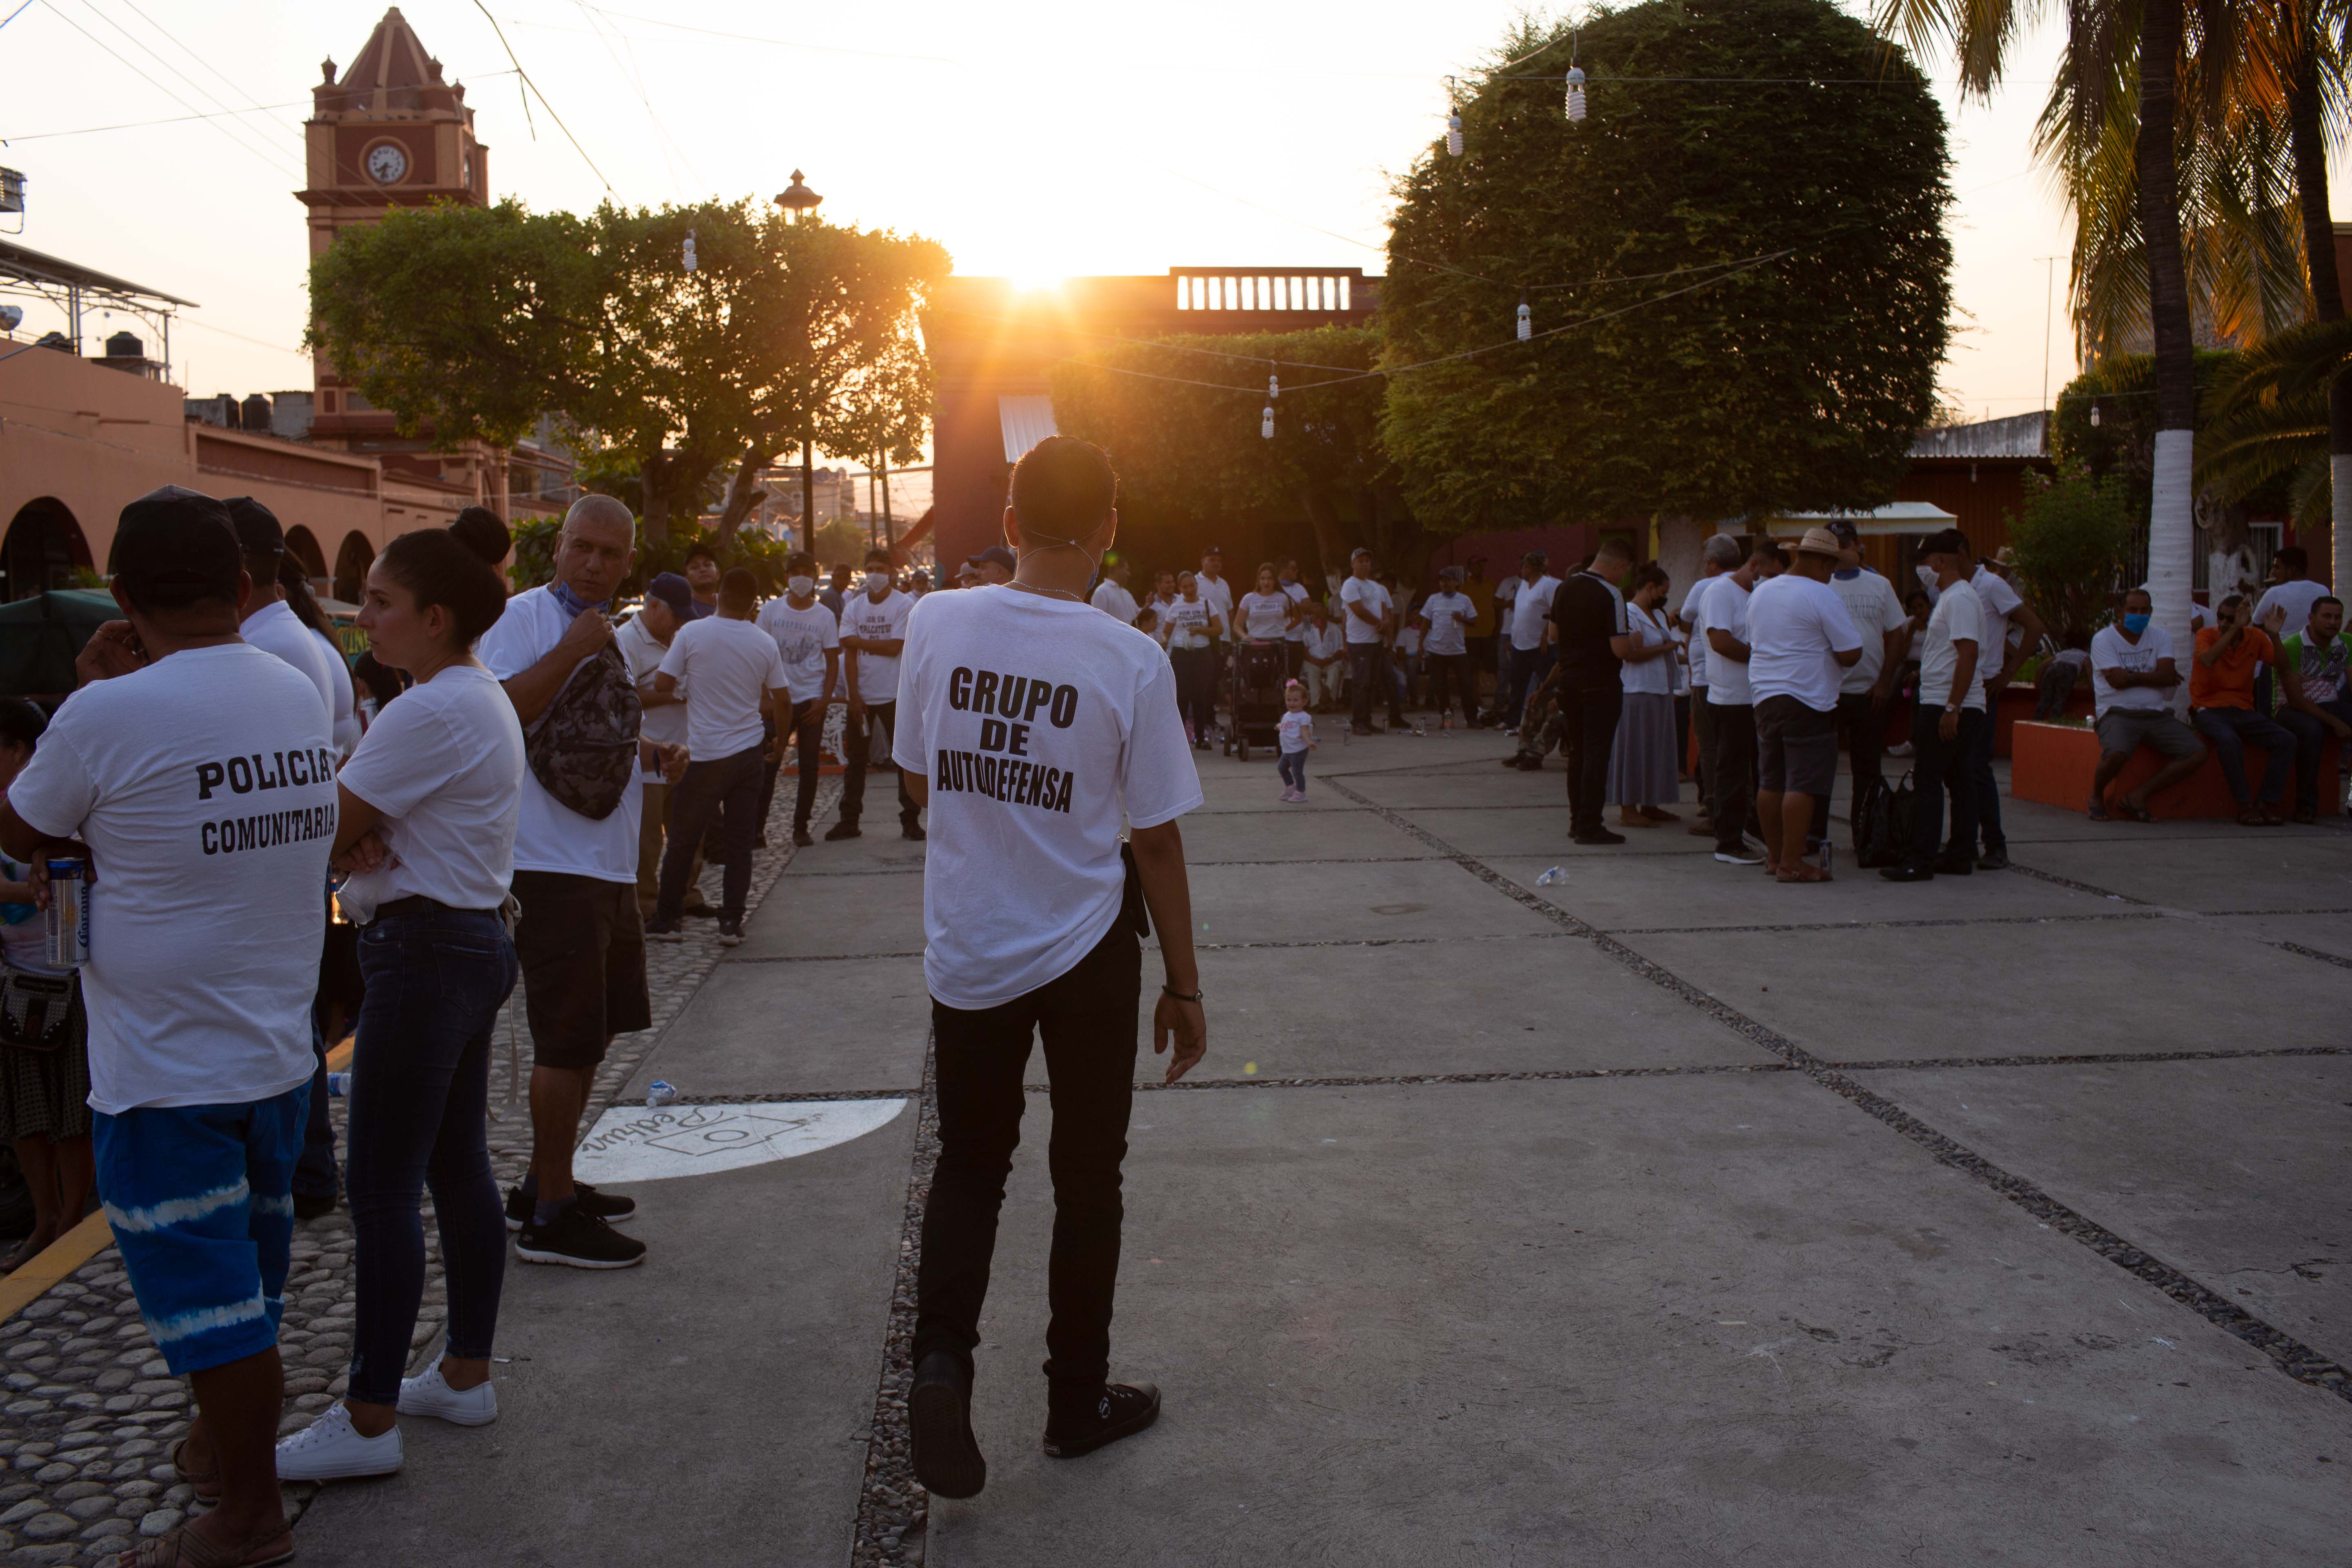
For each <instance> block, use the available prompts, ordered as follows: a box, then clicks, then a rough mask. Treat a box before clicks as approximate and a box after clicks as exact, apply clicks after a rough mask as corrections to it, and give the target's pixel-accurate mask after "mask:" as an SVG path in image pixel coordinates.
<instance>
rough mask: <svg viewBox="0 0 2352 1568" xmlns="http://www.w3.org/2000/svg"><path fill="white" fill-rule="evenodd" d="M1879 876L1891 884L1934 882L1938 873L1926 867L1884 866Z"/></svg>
mask: <svg viewBox="0 0 2352 1568" xmlns="http://www.w3.org/2000/svg"><path fill="white" fill-rule="evenodd" d="M1878 874H1879V875H1880V876H1882V877H1884V878H1885V879H1887V880H1888V881H1890V882H1932V881H1934V880H1935V879H1936V873H1935V872H1934V871H1932V870H1930V869H1928V868H1927V867H1925V866H1882V867H1880V868H1879V871H1878Z"/></svg>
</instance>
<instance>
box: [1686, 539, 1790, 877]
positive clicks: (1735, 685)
mask: <svg viewBox="0 0 2352 1568" xmlns="http://www.w3.org/2000/svg"><path fill="white" fill-rule="evenodd" d="M1732 547H1733V549H1735V550H1737V549H1738V548H1739V544H1738V541H1737V540H1735V541H1733V543H1732ZM1785 564H1786V563H1785V562H1783V560H1782V559H1781V556H1780V546H1779V545H1777V544H1775V543H1773V542H1771V541H1770V540H1769V539H1759V540H1757V541H1756V542H1755V544H1754V545H1753V546H1752V547H1751V548H1749V549H1748V552H1747V553H1746V554H1744V555H1743V556H1742V557H1741V558H1740V562H1739V564H1738V566H1736V567H1734V568H1733V569H1732V570H1730V571H1728V572H1726V573H1724V574H1722V575H1721V576H1719V577H1717V578H1716V580H1715V581H1714V582H1713V583H1712V584H1709V585H1708V586H1707V589H1706V605H1705V609H1704V614H1705V616H1706V646H1707V652H1706V700H1707V705H1708V709H1709V712H1708V714H1707V741H1708V743H1709V747H1710V749H1709V751H1708V752H1707V755H1706V787H1707V790H1708V794H1709V799H1708V803H1707V821H1708V823H1709V825H1710V826H1712V827H1713V828H1714V830H1715V858H1717V860H1719V861H1721V862H1722V863H1723V864H1725V865H1727V866H1755V865H1759V864H1761V863H1762V861H1763V859H1764V857H1763V854H1762V852H1761V851H1760V850H1759V849H1756V848H1753V847H1749V845H1748V840H1749V839H1750V838H1753V839H1756V840H1758V841H1759V842H1760V841H1761V840H1762V838H1763V836H1764V825H1763V823H1762V821H1761V820H1760V819H1759V817H1758V816H1757V812H1756V707H1755V700H1754V698H1753V697H1752V696H1750V695H1749V692H1748V595H1749V594H1750V593H1752V592H1753V591H1754V590H1755V587H1756V584H1759V583H1761V582H1769V581H1770V580H1771V579H1772V578H1774V577H1777V576H1779V575H1780V571H1781V568H1782V567H1783V566H1784V565H1785Z"/></svg>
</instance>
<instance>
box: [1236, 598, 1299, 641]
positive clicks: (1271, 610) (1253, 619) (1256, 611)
mask: <svg viewBox="0 0 2352 1568" xmlns="http://www.w3.org/2000/svg"><path fill="white" fill-rule="evenodd" d="M1290 605H1291V598H1290V595H1287V594H1285V593H1283V592H1281V591H1280V590H1278V589H1277V590H1276V592H1274V593H1271V594H1260V593H1257V592H1255V590H1253V591H1252V592H1250V593H1247V594H1244V595H1242V623H1241V628H1240V629H1241V634H1242V636H1243V637H1247V638H1249V639H1250V640H1251V641H1252V642H1280V641H1282V640H1283V637H1284V634H1285V633H1286V632H1288V631H1289V629H1290Z"/></svg>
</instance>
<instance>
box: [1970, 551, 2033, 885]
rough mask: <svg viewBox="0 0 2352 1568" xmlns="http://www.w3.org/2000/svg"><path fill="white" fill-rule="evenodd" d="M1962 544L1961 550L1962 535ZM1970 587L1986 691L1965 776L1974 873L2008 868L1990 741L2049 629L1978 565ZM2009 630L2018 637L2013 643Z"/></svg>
mask: <svg viewBox="0 0 2352 1568" xmlns="http://www.w3.org/2000/svg"><path fill="white" fill-rule="evenodd" d="M1961 539H1962V547H1963V548H1966V541H1967V536H1966V535H1962V536H1961ZM1969 587H1971V588H1973V589H1975V590H1976V595H1977V600H1978V602H1979V604H1980V605H1982V606H1983V608H1984V617H1985V626H1984V634H1985V641H1984V648H1983V650H1982V653H1981V654H1980V656H1979V659H1978V664H1977V679H1979V681H1981V682H1982V683H1983V685H1984V688H1985V721H1984V722H1983V723H1982V724H1981V725H1979V726H1978V728H1977V731H1976V735H1975V738H1974V740H1973V741H1972V742H1971V746H1972V749H1971V750H1970V752H1969V779H1970V780H1971V781H1972V782H1973V784H1974V785H1975V787H1976V792H1977V824H1976V825H1977V831H1978V832H1979V833H1980V834H1981V835H1983V837H1984V853H1983V855H1981V856H1979V858H1978V859H1977V863H1976V864H1977V869H1978V870H1979V871H1999V870H2001V869H2003V868H2006V867H2007V866H2008V865H2009V839H2008V837H2006V836H2005V835H2004V834H2003V833H2002V832H2001V829H2000V781H1999V780H1998V779H1996V778H1994V777H1993V772H1992V752H1993V741H1994V737H1995V733H1996V731H1998V730H1999V729H2000V694H2001V693H2002V692H2004V691H2006V690H2008V689H2009V682H2010V679H2011V677H2013V676H2015V675H2016V674H2017V667H2018V666H2019V665H2021V664H2023V663H2024V662H2025V660H2026V657H2027V656H2028V655H2029V654H2032V653H2034V652H2036V651H2037V650H2039V649H2040V648H2041V647H2042V638H2043V637H2046V636H2048V635H2049V628H2048V627H2047V626H2043V625H2042V617H2041V616H2038V615H2036V614H2034V612H2033V606H2032V605H2029V604H2027V603H2026V602H2025V601H2024V599H2023V598H2021V596H2020V595H2019V594H2018V592H2017V590H2016V589H2015V588H2012V587H2011V586H2010V585H2009V579H2008V578H2006V577H2004V576H2002V575H2001V574H2000V573H1998V572H1996V571H1994V570H1993V569H1992V568H1991V567H1990V566H1988V565H1986V564H1985V563H1983V562H1981V561H1979V562H1977V563H1976V564H1975V568H1974V570H1973V571H1972V572H1971V573H1970V574H1969ZM2012 626H2014V627H2015V628H2017V630H2018V631H2019V633H2020V634H2021V635H2020V636H2018V637H2015V638H2013V639H2012V638H2011V636H2010V631H2011V627H2012ZM1962 847H1963V848H1965V849H1966V850H1968V851H1969V853H1970V854H1974V853H1975V852H1976V843H1975V841H1974V840H1973V839H1971V840H1970V841H1969V843H1968V844H1966V845H1964V846H1962Z"/></svg>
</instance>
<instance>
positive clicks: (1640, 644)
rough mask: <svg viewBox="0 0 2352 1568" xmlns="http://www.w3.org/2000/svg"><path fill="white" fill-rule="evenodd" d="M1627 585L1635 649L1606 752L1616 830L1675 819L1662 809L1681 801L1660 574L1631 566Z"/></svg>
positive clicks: (1627, 612) (1626, 669) (1649, 568)
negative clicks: (1620, 710) (1614, 736)
mask: <svg viewBox="0 0 2352 1568" xmlns="http://www.w3.org/2000/svg"><path fill="white" fill-rule="evenodd" d="M1631 581H1632V585H1633V594H1632V596H1631V597H1629V598H1628V599H1627V600H1626V602H1625V625H1626V628H1627V629H1628V630H1629V631H1631V632H1632V633H1633V639H1634V647H1633V653H1632V654H1631V655H1630V656H1629V657H1628V658H1626V660H1625V667H1624V668H1623V670H1622V671H1621V672H1620V676H1619V679H1622V681H1623V682H1624V685H1625V710H1624V713H1623V716H1622V717H1621V718H1620V719H1619V720H1618V721H1617V740H1616V742H1615V744H1614V745H1612V747H1611V748H1610V752H1609V792H1608V795H1607V796H1606V797H1605V798H1606V799H1607V801H1608V803H1609V804H1610V805H1614V806H1616V807H1617V821H1618V823H1619V825H1620V826H1625V827H1655V826H1657V825H1658V824H1660V823H1662V822H1675V821H1678V820H1680V819H1679V818H1678V817H1677V816H1675V814H1674V813H1673V812H1671V811H1668V810H1666V809H1665V805H1666V803H1667V802H1668V801H1676V800H1680V799H1681V798H1682V781H1681V778H1680V775H1679V773H1677V771H1676V769H1675V697H1674V651H1675V645H1674V640H1673V638H1672V637H1670V636H1669V635H1668V633H1667V630H1666V618H1665V614H1664V611H1663V610H1662V609H1661V608H1660V606H1661V605H1664V603H1665V602H1666V589H1667V587H1668V584H1667V580H1666V574H1665V572H1664V570H1663V569H1662V568H1660V567H1659V566H1658V565H1657V563H1654V562H1653V563H1650V564H1649V565H1646V566H1639V567H1636V568H1634V571H1633V578H1632V580H1631Z"/></svg>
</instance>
